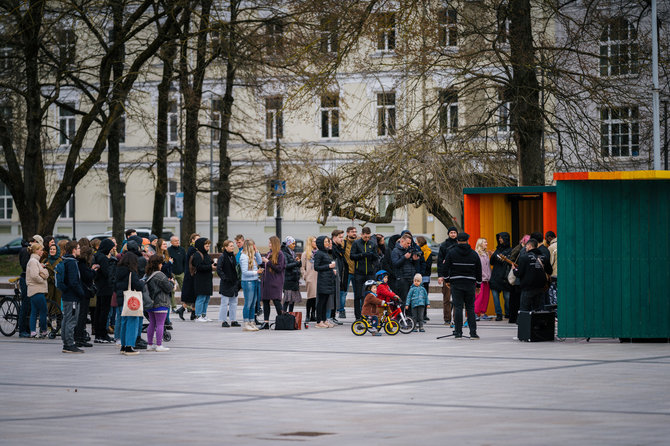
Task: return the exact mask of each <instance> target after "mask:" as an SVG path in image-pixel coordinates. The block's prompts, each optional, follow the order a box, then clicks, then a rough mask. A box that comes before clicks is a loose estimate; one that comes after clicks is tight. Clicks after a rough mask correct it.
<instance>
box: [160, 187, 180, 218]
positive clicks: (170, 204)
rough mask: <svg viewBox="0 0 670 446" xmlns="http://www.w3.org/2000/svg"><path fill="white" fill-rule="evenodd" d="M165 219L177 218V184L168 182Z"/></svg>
mask: <svg viewBox="0 0 670 446" xmlns="http://www.w3.org/2000/svg"><path fill="white" fill-rule="evenodd" d="M164 209H165V211H164V212H163V216H164V217H165V218H177V182H176V181H174V180H168V189H167V196H166V197H165V208H164Z"/></svg>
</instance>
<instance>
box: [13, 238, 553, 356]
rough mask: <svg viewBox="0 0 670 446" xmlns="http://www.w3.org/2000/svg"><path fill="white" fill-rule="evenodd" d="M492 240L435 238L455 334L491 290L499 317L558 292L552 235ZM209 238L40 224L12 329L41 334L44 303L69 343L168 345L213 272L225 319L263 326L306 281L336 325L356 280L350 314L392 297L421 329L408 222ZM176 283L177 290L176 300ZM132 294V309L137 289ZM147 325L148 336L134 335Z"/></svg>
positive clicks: (420, 257)
mask: <svg viewBox="0 0 670 446" xmlns="http://www.w3.org/2000/svg"><path fill="white" fill-rule="evenodd" d="M496 242H497V246H496V249H495V251H494V252H491V251H490V250H489V249H488V241H487V240H486V239H484V238H480V239H478V240H477V242H476V243H475V249H472V248H471V246H470V244H469V235H468V234H466V233H464V232H461V233H459V232H458V231H457V229H456V228H455V227H451V228H449V229H448V237H447V239H446V240H445V241H444V242H443V243H442V244H441V245H440V248H439V253H438V255H437V260H436V263H437V275H438V284H439V285H441V287H442V288H441V290H442V298H443V299H442V303H443V319H444V323H445V324H446V325H450V326H452V327H453V328H454V336H455V337H457V338H460V337H463V331H462V330H463V328H464V327H468V328H469V331H470V338H472V339H478V338H479V336H478V334H477V321H479V320H481V319H484V320H486V319H489V316H487V311H488V304H489V299H490V296H491V295H492V296H493V302H494V307H495V313H496V316H495V320H496V321H502V320H503V318H504V319H508V320H509V322H510V323H514V322H515V321H516V314H517V313H518V311H519V310H521V311H531V310H532V311H536V310H539V309H541V308H542V307H543V306H544V305H545V304H551V303H555V302H556V278H557V262H556V260H557V257H556V246H557V244H556V242H557V239H556V235H555V234H554V233H553V232H551V231H549V232H547V233H546V234H545V236H544V237H543V236H542V234H541V233H533V234H530V235H526V236H524V237H522V239H521V241H520V243H519V244H518V245H517V246H515V247H512V246H511V243H510V235H509V234H508V233H507V232H501V233H499V234H497V235H496ZM211 245H212V242H211V241H210V240H208V239H206V238H203V237H200V235H199V234H192V235H191V237H190V239H189V243H188V246H187V249H184V247H182V246H181V244H180V240H179V238H178V237H177V236H173V237H171V239H170V240H169V241H167V240H163V239H160V238H158V237H156V236H154V235H152V236H150V237H149V238H142V237H139V236H137V234H136V232H135V231H134V230H132V229H130V230H128V231H126V233H125V239H124V240H123V242H122V243H121V245H120V246H119V245H118V244H117V241H116V240H115V239H114V238H112V237H110V238H108V239H103V240H93V241H89V240H88V239H86V238H83V239H80V240H79V241H76V240H73V241H65V240H63V241H60V242H59V243H56V241H55V240H54V239H53V237H44V238H42V237H41V236H39V235H35V236H34V237H33V238H32V239H31V240H30V243H29V244H28V245H27V246H26V247H24V249H23V250H22V251H21V253H20V254H19V260H20V263H21V267H22V269H23V271H24V272H23V273H22V275H21V279H20V280H21V292H22V305H21V313H20V315H19V335H20V336H21V337H35V338H39V337H44V336H47V333H48V331H47V328H48V327H47V315H51V316H53V317H52V320H53V321H54V325H55V327H52V332H53V333H54V334H55V333H58V332H59V333H60V335H61V339H62V342H63V349H62V350H63V352H64V353H83V350H82V348H88V347H92V343H91V342H90V341H91V339H93V343H100V344H109V343H116V344H117V345H118V346H119V348H120V351H121V353H122V354H125V355H136V354H138V350H139V349H147V350H150V351H157V352H166V351H169V348H168V347H165V346H164V345H162V344H163V343H162V341H163V337H164V330H171V329H172V323H171V321H170V313H173V314H176V315H177V316H178V317H179V318H180V319H182V320H186V315H187V314H188V315H189V318H190V320H193V321H195V322H197V323H206V322H211V320H210V319H209V318H208V305H209V301H210V298H211V296H212V295H213V292H214V290H213V279H214V277H215V276H214V275H215V274H216V275H217V276H218V278H219V290H218V291H219V294H220V296H221V305H220V308H219V317H218V320H219V322H220V323H221V327H222V328H230V327H241V329H242V330H243V331H248V332H252V331H259V330H267V329H269V328H270V326H271V312H272V308H273V307H274V309H275V313H276V314H277V315H280V314H282V313H285V312H292V311H293V310H294V306H295V305H296V304H298V303H301V302H302V300H303V293H302V292H301V290H300V289H301V281H302V282H303V283H304V289H305V291H304V293H305V296H304V297H305V300H306V302H305V306H306V321H307V322H315V325H314V326H315V327H316V328H333V327H336V326H338V325H342V322H341V320H340V319H346V318H347V309H346V308H345V305H346V297H347V292H348V289H349V287H350V286H351V288H352V289H353V297H354V302H353V303H354V305H353V318H354V319H360V318H362V317H368V318H371V320H373V323H376V316H377V315H378V313H379V311H380V309H379V307H380V306H381V305H387V304H389V303H391V302H393V303H394V304H396V305H399V306H401V308H403V309H404V310H405V311H406V312H407V314H408V315H409V314H411V316H412V317H413V319H414V320H415V322H416V328H415V330H416V331H420V332H423V331H425V329H424V321H427V320H429V318H428V314H427V310H428V308H430V300H429V299H428V292H429V284H430V277H431V273H432V267H433V255H432V252H431V250H430V247H429V246H428V243H427V240H426V239H425V238H424V237H421V236H418V237H416V238H415V237H413V236H412V234H411V233H410V232H409V231H403V232H402V233H400V234H397V235H393V236H391V237H389V238H388V240H386V239H385V237H383V236H382V235H380V234H372V231H371V230H370V228H369V227H363V228H362V230H361V234H360V237H359V236H358V231H357V228H356V227H353V226H351V227H348V228H347V229H346V231H343V230H340V229H336V230H334V231H333V232H332V233H331V236H330V237H328V236H319V237H314V236H310V237H308V238H307V240H306V243H305V246H304V249H303V251H302V252H300V253H297V252H296V240H295V239H294V238H293V237H291V236H289V237H286V238H285V239H284V240H283V242H282V241H281V240H280V239H279V238H278V237H276V236H272V237H270V238H269V240H268V246H269V251H268V252H267V253H266V254H264V255H263V254H261V252H260V251H259V250H258V248H257V247H256V244H255V242H254V241H253V240H251V239H246V238H245V237H244V236H243V235H241V234H240V235H237V236H236V237H235V239H234V240H226V241H224V242H223V243H222V252H221V254H220V255H219V256H218V257H216V256H215V255H213V254H211V253H210V251H211ZM236 250H237V252H236ZM548 277H549V278H550V279H549V280H548V279H547V278H548ZM547 288H548V289H547ZM176 290H179V291H180V292H181V296H180V297H181V299H180V302H181V304H180V305H179V306H176V300H175V291H176ZM138 295H141V305H139V308H141V310H142V311H141V312H140V313H139V314H138V311H139V310H138V308H136V307H138V305H133V301H132V299H133V296H138ZM239 295H241V297H242V298H243V308H242V321H241V322H242V323H241V324H240V322H238V318H237V306H238V296H239ZM501 297H502V301H501ZM464 312H465V314H466V317H467V322H464V321H463V313H464ZM452 313H453V320H452ZM261 317H262V322H261V321H260V320H259V319H260V318H261ZM38 318H39V330H38V325H37V322H38ZM144 318H146V319H147V320H148V321H149V323H148V325H144V324H143V320H144ZM87 323H90V324H91V335H89V334H88V331H87V330H86V326H87ZM144 330H146V334H147V336H146V338H147V339H146V341H145V340H144V339H143V338H142V336H141V335H142V333H143V331H144Z"/></svg>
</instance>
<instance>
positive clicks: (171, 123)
mask: <svg viewBox="0 0 670 446" xmlns="http://www.w3.org/2000/svg"><path fill="white" fill-rule="evenodd" d="M167 121H168V142H178V141H179V108H178V107H177V101H174V100H173V101H170V102H169V103H168V116H167Z"/></svg>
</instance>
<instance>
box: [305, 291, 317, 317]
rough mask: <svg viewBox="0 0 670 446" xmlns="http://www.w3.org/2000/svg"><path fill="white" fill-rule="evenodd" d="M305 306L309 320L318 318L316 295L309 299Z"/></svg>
mask: <svg viewBox="0 0 670 446" xmlns="http://www.w3.org/2000/svg"><path fill="white" fill-rule="evenodd" d="M305 307H306V310H307V320H308V321H312V320H316V297H312V298H310V299H307V303H306V304H305Z"/></svg>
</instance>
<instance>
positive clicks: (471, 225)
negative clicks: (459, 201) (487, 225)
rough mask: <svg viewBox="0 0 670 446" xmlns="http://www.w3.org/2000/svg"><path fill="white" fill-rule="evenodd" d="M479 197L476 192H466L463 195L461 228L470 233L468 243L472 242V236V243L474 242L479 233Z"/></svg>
mask: <svg viewBox="0 0 670 446" xmlns="http://www.w3.org/2000/svg"><path fill="white" fill-rule="evenodd" d="M479 199H480V198H479V195H476V194H475V195H470V194H468V195H465V196H464V197H463V214H464V215H463V217H464V220H465V221H464V228H463V230H464V231H465V232H467V233H468V234H470V243H473V241H472V239H473V238H474V243H476V242H477V238H479V234H480V227H479V221H480V218H479Z"/></svg>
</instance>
